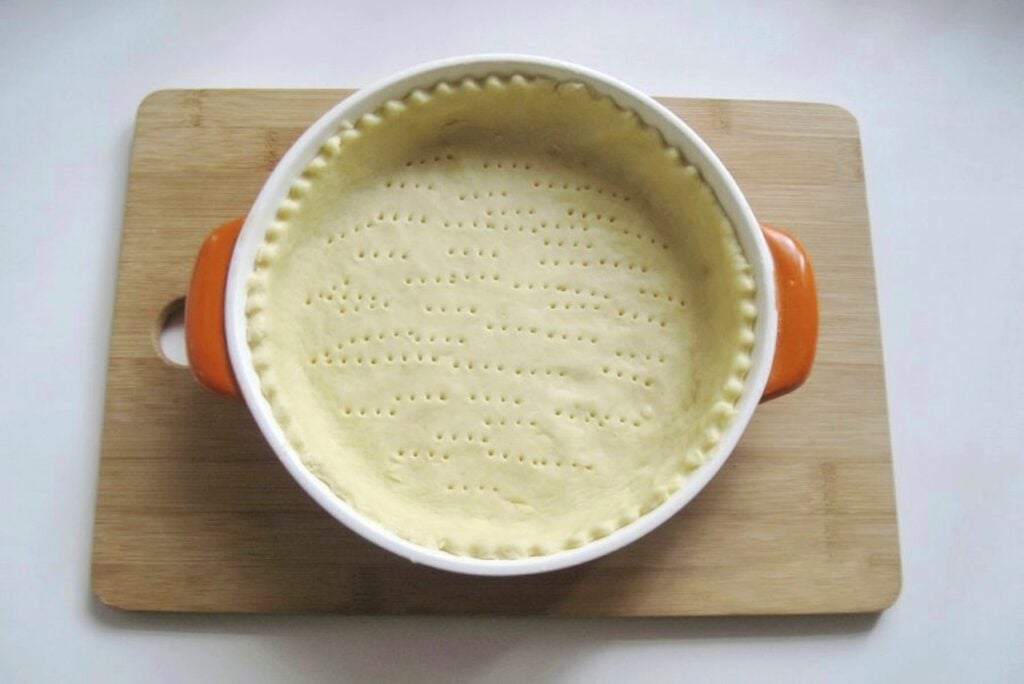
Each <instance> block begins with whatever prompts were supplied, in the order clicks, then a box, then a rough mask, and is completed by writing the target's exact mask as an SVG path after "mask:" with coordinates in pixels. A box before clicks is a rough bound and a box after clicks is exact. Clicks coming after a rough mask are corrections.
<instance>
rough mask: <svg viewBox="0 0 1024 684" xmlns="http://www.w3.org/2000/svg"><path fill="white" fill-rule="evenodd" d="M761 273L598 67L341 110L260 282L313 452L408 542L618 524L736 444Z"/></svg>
mask: <svg viewBox="0 0 1024 684" xmlns="http://www.w3.org/2000/svg"><path fill="white" fill-rule="evenodd" d="M754 289H755V286H754V280H753V278H752V277H751V274H750V268H749V265H748V263H747V261H746V259H745V257H744V256H743V253H742V251H741V249H740V246H739V243H738V241H737V239H736V235H735V232H734V230H733V227H732V225H731V224H730V222H729V220H728V219H727V218H726V216H725V214H724V213H723V211H722V209H721V208H720V206H719V204H718V202H717V200H716V199H715V197H714V194H713V193H712V192H711V190H710V188H709V187H708V185H707V184H706V183H705V182H704V181H703V180H702V178H701V177H700V174H699V173H698V172H697V170H696V169H695V168H694V167H693V166H690V165H689V164H687V163H686V161H685V160H684V159H682V158H681V156H680V153H679V152H678V151H677V150H676V149H674V148H672V147H669V146H667V145H666V143H665V141H664V140H663V139H662V137H661V136H660V134H659V133H657V132H656V131H655V130H654V129H652V128H650V127H648V126H646V125H645V124H644V123H643V122H642V121H641V120H640V119H639V118H638V117H637V115H636V114H635V113H633V112H631V111H627V110H623V109H621V108H620V107H618V106H617V105H616V104H615V103H613V102H612V101H611V100H610V99H608V98H607V97H601V96H598V95H597V94H595V93H594V92H593V91H591V90H590V89H589V88H587V87H585V86H583V85H581V84H578V83H568V82H556V81H553V80H548V79H542V78H527V77H523V76H519V75H516V76H512V77H509V78H505V77H498V76H492V77H489V78H486V79H482V80H474V79H467V80H464V81H460V82H458V83H440V84H438V85H437V86H435V87H434V88H432V89H430V90H416V91H413V92H412V93H410V94H409V95H408V96H407V97H405V98H404V99H402V100H400V101H391V102H388V103H387V104H386V105H384V106H383V107H381V108H380V109H379V110H378V111H376V112H375V113H373V114H367V115H365V116H363V117H362V118H360V119H359V120H358V121H355V122H352V123H346V124H344V125H343V126H342V127H341V129H340V130H339V131H338V133H337V134H336V135H334V136H333V137H331V138H330V139H329V140H328V141H327V142H326V143H325V144H324V145H323V147H322V149H321V150H320V152H319V154H318V155H317V157H316V158H315V159H314V160H313V161H312V163H310V165H309V166H308V167H307V168H306V169H305V171H304V172H303V173H302V174H301V177H299V178H297V179H296V180H295V181H294V183H293V184H292V186H291V189H290V192H289V195H288V198H287V199H285V200H284V201H282V202H281V204H280V206H279V207H278V210H277V213H276V217H275V219H274V221H273V222H272V224H271V225H270V226H269V227H268V229H267V231H266V234H265V240H264V244H263V245H262V246H261V248H260V250H259V253H258V255H257V258H256V263H255V265H254V270H253V273H252V275H251V277H250V279H249V281H248V283H247V299H246V315H247V325H248V341H249V345H250V347H251V350H252V358H253V363H254V365H255V368H256V371H257V373H258V374H259V378H260V383H261V387H262V391H263V394H264V396H265V397H266V399H267V400H268V402H269V403H270V405H271V407H272V408H273V412H274V415H275V417H276V419H277V421H278V422H279V424H280V425H281V426H282V428H283V430H284V431H285V433H286V435H287V438H288V440H289V442H290V443H291V445H292V447H293V448H294V449H295V450H296V451H297V452H298V454H299V455H300V456H301V458H302V461H303V462H304V463H305V465H306V466H307V467H308V468H309V470H310V471H312V472H313V473H314V474H316V475H317V476H318V477H319V478H320V479H321V480H323V482H325V483H326V484H327V485H328V486H329V487H330V488H331V489H332V490H333V491H334V492H335V493H336V494H337V496H339V497H340V498H341V499H343V500H344V501H346V502H348V504H350V505H351V506H352V507H353V508H355V509H356V510H358V511H359V512H361V513H362V514H364V515H365V516H367V517H368V518H370V519H372V520H374V521H376V522H378V523H379V524H381V525H382V526H384V527H385V528H387V529H390V530H392V531H393V532H395V533H396V534H398V535H399V536H401V537H403V538H405V539H408V540H410V541H412V542H414V543H416V544H419V545H422V546H425V547H429V548H436V549H441V550H444V551H447V552H450V553H452V554H458V555H465V556H475V557H479V558H519V557H524V556H539V555H546V554H550V553H554V552H557V551H559V550H563V549H568V548H574V547H578V546H581V545H583V544H586V543H587V542H589V541H591V540H594V539H597V538H600V537H604V536H606V535H608V534H610V533H611V532H613V531H615V530H616V529H618V528H620V527H623V526H625V525H628V524H629V523H630V522H632V521H634V520H636V519H637V518H638V517H640V516H642V515H644V514H645V513H647V512H649V511H651V510H652V509H654V508H655V507H657V506H658V505H659V504H660V503H662V502H663V501H665V499H666V498H667V497H668V496H669V495H671V494H672V492H674V491H676V490H677V489H678V488H679V486H680V485H681V483H682V482H683V481H684V480H685V478H686V477H687V475H688V473H690V472H691V471H693V470H694V469H696V468H698V467H699V466H700V465H701V464H702V463H704V461H705V460H706V458H707V457H708V455H709V453H710V451H712V450H713V449H714V447H715V446H716V444H717V443H718V442H719V439H720V435H721V433H722V431H723V430H724V429H725V428H726V427H727V426H728V425H729V423H730V421H731V420H732V418H733V414H734V406H735V403H736V401H737V400H738V398H739V397H740V394H741V392H742V390H743V382H744V378H745V376H746V373H747V371H748V368H749V366H750V356H749V353H750V350H751V348H752V346H753V341H754V332H753V326H754V322H755V318H756V308H755V306H754Z"/></svg>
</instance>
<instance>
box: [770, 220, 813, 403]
mask: <svg viewBox="0 0 1024 684" xmlns="http://www.w3.org/2000/svg"><path fill="white" fill-rule="evenodd" d="M761 230H762V231H763V232H764V237H765V239H766V240H767V241H768V248H769V249H770V250H771V252H772V258H773V259H774V260H775V290H776V294H775V298H776V306H777V308H778V311H779V331H778V335H777V337H776V342H775V358H774V359H773V360H772V370H771V373H769V374H768V384H767V385H766V386H765V388H764V396H763V397H762V398H761V401H767V400H769V399H774V398H776V397H781V396H782V395H783V394H787V393H789V392H792V391H793V390H795V389H796V388H797V387H799V386H800V385H802V384H804V380H806V379H807V376H808V375H810V374H811V366H813V365H814V351H815V349H816V348H817V346H818V291H817V288H815V286H814V269H813V268H812V267H811V259H810V257H808V256H807V250H805V249H804V246H803V245H801V244H800V243H799V242H798V241H797V239H796V238H794V237H793V236H792V235H790V234H789V233H787V232H786V231H784V230H780V229H779V228H774V227H772V226H765V225H762V226H761Z"/></svg>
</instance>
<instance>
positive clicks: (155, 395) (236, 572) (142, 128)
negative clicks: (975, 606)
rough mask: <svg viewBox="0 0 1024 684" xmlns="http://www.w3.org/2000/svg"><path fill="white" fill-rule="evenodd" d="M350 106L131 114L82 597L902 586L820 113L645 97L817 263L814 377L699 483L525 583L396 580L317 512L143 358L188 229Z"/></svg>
mask: <svg viewBox="0 0 1024 684" xmlns="http://www.w3.org/2000/svg"><path fill="white" fill-rule="evenodd" d="M348 92H349V91H341V90H322V91H255V90H252V91H245V90H206V91H161V92H157V93H154V94H153V95H151V96H149V97H148V98H146V100H145V101H144V102H143V103H142V105H141V106H140V107H139V111H138V118H137V121H136V128H135V141H134V145H133V148H132V160H131V174H130V181H129V188H128V195H127V206H126V208H125V219H124V235H123V243H122V248H121V257H120V267H119V269H120V270H119V275H118V286H117V303H116V307H115V313H114V326H113V337H112V341H111V350H110V362H109V368H108V371H107V398H106V415H105V421H104V426H103V446H102V452H101V456H100V478H99V493H98V500H97V507H96V523H95V531H94V539H93V557H92V587H93V590H94V592H95V593H96V595H97V596H98V597H99V598H100V600H102V601H103V602H104V603H106V604H109V605H111V606H115V607H119V608H124V609H131V610H164V611H232V612H283V611H336V612H349V613H392V614H394V613H468V614H473V613H489V614H537V615H607V616H654V615H719V614H765V613H775V614H784V613H785V614H793V613H823V612H868V611H878V610H881V609H883V608H885V607H887V606H889V605H890V604H891V603H892V602H893V601H894V600H895V598H896V595H897V593H898V592H899V587H900V564H899V546H898V541H897V532H896V511H895V504H894V497H893V481H892V462H891V456H890V448H889V431H888V423H887V414H886V403H885V386H884V378H883V372H882V354H881V344H880V338H879V329H878V310H877V305H876V299H875V286H874V270H873V266H872V261H871V245H870V235H869V228H868V218H867V207H866V200H865V194H864V176H863V170H862V165H861V158H860V142H859V137H858V131H857V124H856V122H855V120H854V119H853V118H852V117H851V116H850V115H849V114H848V113H847V112H845V111H844V110H841V109H839V108H836V107H832V106H828V105H821V104H806V103H781V102H747V101H726V100H686V99H666V100H663V102H665V104H667V105H668V106H669V107H670V108H671V109H672V110H673V111H675V112H677V113H678V114H679V115H680V116H681V117H682V118H683V119H685V120H686V121H687V122H688V123H689V124H690V125H691V126H692V127H693V128H695V129H696V130H697V132H698V133H699V134H700V135H701V136H703V137H704V138H705V140H707V142H708V143H710V145H711V146H712V147H713V148H714V149H715V151H716V152H717V153H718V154H719V156H720V157H721V158H722V159H723V161H724V162H725V164H726V166H728V167H729V169H730V170H731V171H732V172H733V174H734V175H735V177H736V179H737V181H738V182H739V184H740V186H741V187H742V188H743V189H744V190H745V192H746V194H747V196H748V198H749V200H750V203H751V204H752V205H753V208H754V212H755V214H756V215H757V216H758V218H759V219H760V220H762V221H764V222H766V223H772V224H775V225H779V226H782V227H785V228H787V229H789V230H791V231H792V232H793V233H795V234H796V235H797V236H798V237H799V238H800V239H801V240H802V241H803V242H804V244H805V245H806V246H807V248H808V250H809V251H810V254H811V256H812V259H813V260H814V264H815V268H816V271H817V278H818V287H819V297H820V307H821V334H820V340H819V348H818V357H817V363H816V366H815V369H814V372H813V374H812V375H811V378H810V380H809V381H808V382H807V384H806V385H805V386H804V387H803V388H802V389H800V390H799V391H798V392H796V393H794V394H791V395H789V396H786V397H783V398H781V399H778V400H776V401H773V402H770V403H767V404H765V405H763V406H762V407H761V408H760V409H759V410H758V413H757V415H756V417H755V419H754V421H753V423H752V424H751V426H750V427H749V429H748V431H747V433H746V434H745V436H744V438H743V440H742V442H741V444H740V446H739V448H738V449H737V450H736V452H735V453H734V454H733V456H732V457H731V458H730V459H729V461H728V463H727V464H726V466H725V467H724V468H723V469H722V471H721V472H720V474H719V475H718V476H717V477H716V478H715V479H714V480H713V481H712V482H711V484H710V485H709V486H708V487H707V489H705V491H704V492H703V493H702V494H701V495H700V496H698V497H697V498H696V499H695V500H694V501H693V502H692V503H691V504H690V505H689V506H687V507H686V508H685V509H684V510H683V511H682V512H681V513H680V514H679V515H677V516H675V518H674V519H673V520H671V521H669V522H668V523H666V524H665V525H663V526H662V527H661V528H659V529H658V530H656V531H655V532H654V533H652V534H650V535H649V536H647V537H645V538H644V539H642V540H640V541H639V542H637V543H635V544H633V545H632V546H629V547H627V548H626V549H623V550H621V551H619V552H617V553H614V554H612V555H611V556H608V557H606V558H604V559H601V560H598V561H595V562H592V563H589V564H586V565H584V566H581V567H577V568H572V569H569V570H563V571H559V572H556V573H550V574H544V575H535V576H531V577H525V578H473V577H464V576H459V575H453V574H449V573H445V572H442V571H439V570H432V569H429V568H423V567H418V566H414V565H412V564H410V563H408V562H407V561H404V560H401V559H399V558H397V557H395V556H392V555H390V554H389V553H387V552H385V551H382V550H380V549H378V548H377V547H375V546H373V545H371V544H370V543H368V542H365V541H363V540H362V539H361V538H359V537H357V536H356V535H354V534H353V533H351V532H349V531H348V530H347V529H346V528H344V527H343V526H341V525H340V524H339V523H337V522H335V521H334V519H333V518H330V517H329V516H328V515H327V514H326V513H324V512H322V511H321V510H320V509H319V508H318V507H317V506H316V505H315V504H314V503H313V502H312V501H311V500H310V499H308V498H307V496H306V495H305V494H304V493H303V492H302V491H301V490H300V489H299V487H298V485H296V484H295V483H294V481H293V480H292V479H291V478H290V477H289V475H288V474H287V473H286V472H285V470H284V468H283V466H281V465H280V464H279V462H278V461H277V459H276V458H275V456H274V454H273V453H272V452H271V450H270V448H269V447H268V446H267V445H266V444H265V443H264V441H263V439H262V437H261V436H260V433H259V431H258V430H257V428H256V425H255V423H254V422H253V420H252V419H251V417H250V416H249V414H248V412H247V410H246V408H245V406H244V405H242V404H241V403H235V402H233V401H230V400H227V399H224V398H222V397H219V396H216V395H214V394H211V393H208V392H206V391H204V390H203V389H201V388H200V387H199V386H198V385H196V383H195V382H194V381H193V380H192V378H191V376H190V374H189V371H188V370H187V369H185V368H181V367H176V366H174V365H172V364H170V363H168V362H167V361H165V360H164V359H163V358H162V356H161V355H160V354H159V352H158V351H157V346H156V339H157V330H158V327H159V324H160V320H161V315H162V312H164V311H165V310H166V308H167V307H168V305H169V304H170V303H172V302H174V301H175V300H176V299H178V298H179V297H181V296H182V295H183V294H184V292H185V289H186V286H187V284H188V279H189V275H190V271H191V267H192V260H193V258H194V256H195V254H196V250H197V249H198V247H199V244H200V242H201V241H202V239H203V238H204V236H205V235H206V233H207V232H208V231H209V230H210V229H212V228H213V227H215V226H216V225H217V224H219V223H221V222H222V221H224V220H226V219H228V218H231V217H234V216H236V215H239V214H244V213H245V212H246V211H247V209H248V207H249V206H250V205H251V203H252V202H253V200H254V199H255V197H256V194H257V192H258V191H259V189H260V186H261V185H262V183H263V181H264V179H265V178H266V177H267V175H268V173H269V172H270V171H271V169H273V168H274V165H275V164H276V163H277V160H278V159H279V158H280V157H281V155H282V154H283V153H284V152H285V150H286V149H287V148H288V147H289V145H290V144H291V143H292V141H293V140H294V139H295V138H296V137H297V136H298V135H299V134H300V133H301V132H302V131H303V129H304V128H305V127H306V126H307V125H308V124H310V123H311V122H312V121H313V120H314V119H315V118H317V117H318V116H319V115H320V114H321V113H323V112H324V111H326V110H327V109H328V108H329V107H330V106H331V105H333V104H334V103H335V102H337V101H338V100H339V99H341V98H343V97H344V96H345V95H346V94H347V93H348Z"/></svg>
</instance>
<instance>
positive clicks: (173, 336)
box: [153, 297, 188, 368]
mask: <svg viewBox="0 0 1024 684" xmlns="http://www.w3.org/2000/svg"><path fill="white" fill-rule="evenodd" d="M153 344H154V346H155V347H156V352H157V354H159V355H160V358H162V359H163V360H164V361H165V362H166V363H168V364H170V365H172V366H178V367H179V368H188V353H187V352H186V351H185V298H184V297H178V298H177V299H175V300H172V301H171V302H170V303H169V304H167V305H166V306H165V307H164V308H163V309H161V311H160V315H159V316H158V317H157V319H156V331H155V335H154V336H153Z"/></svg>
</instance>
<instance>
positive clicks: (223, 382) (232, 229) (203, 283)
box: [185, 216, 245, 399]
mask: <svg viewBox="0 0 1024 684" xmlns="http://www.w3.org/2000/svg"><path fill="white" fill-rule="evenodd" d="M244 223H245V217H244V216H242V217H239V218H236V219H234V220H232V221H228V222H227V223H225V224H224V225H222V226H220V227H219V228H217V229H216V230H214V231H213V232H212V233H210V235H209V236H208V237H207V238H206V240H205V241H204V242H203V246H202V247H200V248H199V255H198V256H197V257H196V265H195V268H194V269H193V270H192V281H191V282H190V283H189V286H188V296H187V297H186V298H185V348H186V350H187V351H188V365H189V366H190V367H191V368H192V374H193V375H195V376H196V380H198V381H199V383H200V384H201V385H203V386H204V387H207V388H209V389H212V390H213V391H214V392H218V393H220V394H223V395H226V396H229V397H235V398H236V399H241V398H242V392H241V390H239V389H238V382H237V381H236V380H235V374H234V372H233V371H232V370H231V359H230V358H229V357H228V341H227V337H226V336H225V333H224V291H225V288H226V287H227V283H228V266H229V265H230V264H231V254H232V253H233V252H234V250H235V242H236V241H237V240H238V233H240V232H241V230H242V224H244Z"/></svg>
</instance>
